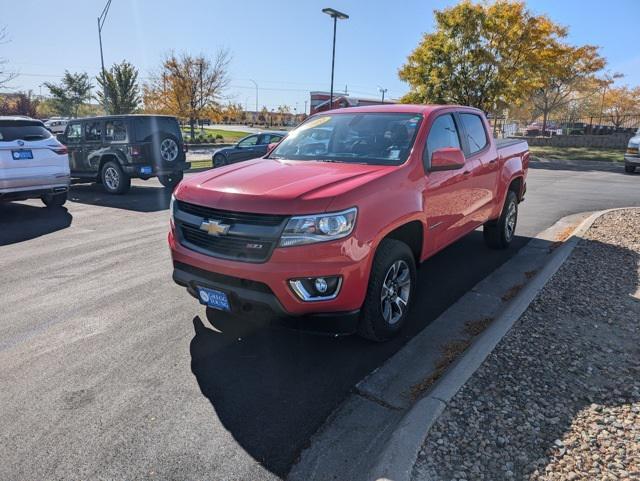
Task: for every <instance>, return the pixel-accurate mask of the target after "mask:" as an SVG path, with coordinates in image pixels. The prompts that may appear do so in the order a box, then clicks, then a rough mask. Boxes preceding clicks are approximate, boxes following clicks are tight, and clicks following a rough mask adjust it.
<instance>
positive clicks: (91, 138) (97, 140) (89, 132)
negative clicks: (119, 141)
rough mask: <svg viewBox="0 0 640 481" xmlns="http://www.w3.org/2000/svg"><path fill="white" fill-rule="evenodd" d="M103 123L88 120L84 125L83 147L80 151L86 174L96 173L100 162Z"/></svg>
mask: <svg viewBox="0 0 640 481" xmlns="http://www.w3.org/2000/svg"><path fill="white" fill-rule="evenodd" d="M103 130H104V121H102V120H88V121H86V122H85V123H84V147H83V149H82V157H83V158H82V160H83V163H84V170H85V171H87V172H97V171H98V166H99V165H100V161H99V160H98V157H100V152H99V151H100V150H101V149H102V132H103Z"/></svg>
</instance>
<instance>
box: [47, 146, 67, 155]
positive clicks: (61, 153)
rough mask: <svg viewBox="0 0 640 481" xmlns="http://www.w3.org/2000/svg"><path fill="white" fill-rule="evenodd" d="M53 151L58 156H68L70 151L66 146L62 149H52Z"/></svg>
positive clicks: (61, 147)
mask: <svg viewBox="0 0 640 481" xmlns="http://www.w3.org/2000/svg"><path fill="white" fill-rule="evenodd" d="M51 150H53V151H54V152H55V153H56V154H58V155H67V153H68V150H67V148H66V147H65V146H64V145H63V146H60V147H55V148H54V147H51Z"/></svg>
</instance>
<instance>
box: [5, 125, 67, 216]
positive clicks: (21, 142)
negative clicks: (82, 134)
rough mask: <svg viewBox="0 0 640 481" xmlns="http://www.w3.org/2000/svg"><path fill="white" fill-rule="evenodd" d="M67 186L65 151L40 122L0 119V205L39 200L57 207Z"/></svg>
mask: <svg viewBox="0 0 640 481" xmlns="http://www.w3.org/2000/svg"><path fill="white" fill-rule="evenodd" d="M69 183H70V180H69V157H68V156H67V148H66V147H65V146H64V145H62V144H61V143H60V142H58V140H57V139H56V138H55V137H53V135H51V132H49V131H48V130H47V129H46V128H45V126H44V124H43V123H42V122H40V121H39V120H33V119H30V118H26V117H0V202H2V201H11V200H25V199H34V198H40V199H42V201H43V202H44V204H45V205H46V206H47V207H59V206H62V205H63V204H64V203H65V202H66V200H67V191H68V190H69Z"/></svg>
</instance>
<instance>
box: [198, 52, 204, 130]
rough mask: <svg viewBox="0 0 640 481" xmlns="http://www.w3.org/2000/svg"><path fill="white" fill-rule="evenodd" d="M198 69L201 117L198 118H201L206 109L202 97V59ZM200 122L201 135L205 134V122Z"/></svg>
mask: <svg viewBox="0 0 640 481" xmlns="http://www.w3.org/2000/svg"><path fill="white" fill-rule="evenodd" d="M198 67H200V115H198V117H201V116H202V111H203V109H204V97H203V96H202V59H200V62H199V64H198ZM198 120H200V133H204V122H203V121H202V119H201V118H199V119H198Z"/></svg>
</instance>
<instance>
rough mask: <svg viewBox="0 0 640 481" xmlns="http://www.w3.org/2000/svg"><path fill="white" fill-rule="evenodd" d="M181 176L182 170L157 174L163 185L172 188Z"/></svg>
mask: <svg viewBox="0 0 640 481" xmlns="http://www.w3.org/2000/svg"><path fill="white" fill-rule="evenodd" d="M183 177H184V174H183V173H182V172H174V173H173V174H169V175H159V176H158V180H159V181H160V183H161V184H162V185H164V186H165V187H168V188H171V189H173V188H174V187H175V186H176V185H178V184H179V183H180V181H181V180H182V178H183Z"/></svg>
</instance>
